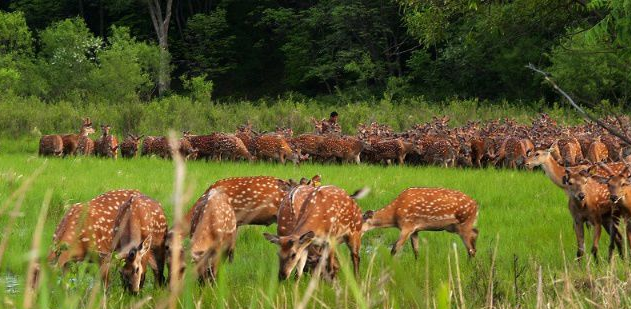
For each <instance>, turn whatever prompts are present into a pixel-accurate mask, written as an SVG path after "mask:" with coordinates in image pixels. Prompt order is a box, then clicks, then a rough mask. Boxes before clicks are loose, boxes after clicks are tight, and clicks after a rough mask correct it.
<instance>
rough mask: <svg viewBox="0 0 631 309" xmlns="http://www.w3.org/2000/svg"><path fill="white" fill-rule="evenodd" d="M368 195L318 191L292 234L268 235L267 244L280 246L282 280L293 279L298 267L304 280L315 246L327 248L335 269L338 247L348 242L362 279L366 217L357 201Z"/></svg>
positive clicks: (330, 188) (332, 189) (328, 188)
mask: <svg viewBox="0 0 631 309" xmlns="http://www.w3.org/2000/svg"><path fill="white" fill-rule="evenodd" d="M368 191H369V190H367V189H362V190H359V191H357V192H355V193H354V194H353V195H351V196H349V195H348V194H347V193H346V191H344V190H343V189H341V188H337V187H335V186H321V187H318V188H316V190H314V191H313V192H312V193H311V194H310V195H309V196H308V197H307V199H306V200H305V201H304V204H303V206H302V208H301V211H300V215H299V216H298V220H297V222H296V225H295V226H294V228H293V230H292V231H291V233H289V234H288V235H286V236H279V235H272V234H269V233H264V234H263V235H264V236H265V238H266V239H267V240H269V241H270V242H272V243H274V244H277V245H279V246H280V251H279V254H278V256H279V262H280V268H279V274H278V276H279V278H280V279H281V280H283V279H286V278H287V277H289V275H291V273H292V271H293V270H294V268H296V266H297V265H298V266H299V269H298V271H297V274H298V276H300V274H301V273H302V269H300V268H302V267H304V265H305V263H306V260H307V258H308V250H307V248H308V247H309V246H311V245H316V246H323V247H324V248H325V249H323V250H324V251H325V252H326V254H327V256H328V262H327V263H328V265H329V266H330V267H333V266H334V265H336V261H335V259H336V258H335V252H334V250H335V245H336V244H337V243H338V242H339V241H344V242H345V243H346V245H347V246H348V247H349V249H350V251H351V257H352V261H353V270H354V272H355V276H356V277H359V248H360V246H361V234H362V231H361V229H362V214H361V210H360V208H359V206H357V203H355V199H359V198H362V197H363V196H365V195H366V194H367V193H368ZM334 272H335V271H333V273H334Z"/></svg>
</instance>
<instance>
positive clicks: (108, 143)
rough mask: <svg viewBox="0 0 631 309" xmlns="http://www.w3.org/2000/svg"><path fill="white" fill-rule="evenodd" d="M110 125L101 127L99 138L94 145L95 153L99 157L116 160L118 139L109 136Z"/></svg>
mask: <svg viewBox="0 0 631 309" xmlns="http://www.w3.org/2000/svg"><path fill="white" fill-rule="evenodd" d="M111 130H112V127H111V126H110V125H107V124H105V125H101V132H102V135H101V137H100V138H99V139H98V140H97V141H96V143H95V153H96V155H97V156H99V157H107V158H112V159H116V158H117V157H118V139H117V138H116V136H114V135H112V134H110V131H111Z"/></svg>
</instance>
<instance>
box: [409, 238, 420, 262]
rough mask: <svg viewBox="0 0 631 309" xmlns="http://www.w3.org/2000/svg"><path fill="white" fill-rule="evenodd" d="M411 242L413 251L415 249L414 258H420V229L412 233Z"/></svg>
mask: <svg viewBox="0 0 631 309" xmlns="http://www.w3.org/2000/svg"><path fill="white" fill-rule="evenodd" d="M410 243H411V244H412V251H414V259H417V260H418V231H416V232H414V233H412V235H410Z"/></svg>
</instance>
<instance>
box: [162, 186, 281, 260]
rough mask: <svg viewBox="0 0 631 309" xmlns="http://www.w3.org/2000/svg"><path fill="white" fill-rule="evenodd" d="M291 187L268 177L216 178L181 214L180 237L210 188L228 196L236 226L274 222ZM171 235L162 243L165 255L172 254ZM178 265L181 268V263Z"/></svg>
mask: <svg viewBox="0 0 631 309" xmlns="http://www.w3.org/2000/svg"><path fill="white" fill-rule="evenodd" d="M291 187H292V185H291V184H290V183H289V182H288V181H285V180H282V179H280V178H275V177H270V176H250V177H234V178H226V179H222V180H219V181H217V182H215V183H214V184H212V185H211V186H210V187H208V189H206V191H204V193H203V194H202V195H201V196H200V197H199V198H198V199H197V201H195V204H193V207H191V209H190V210H189V211H188V212H187V213H186V214H185V216H184V218H183V223H184V225H183V228H182V229H181V231H182V232H183V234H182V235H180V237H182V238H183V237H187V236H189V235H190V232H191V231H192V229H191V223H192V222H193V217H194V214H195V213H196V212H197V210H198V209H203V208H204V207H206V204H207V203H208V197H209V195H210V192H211V191H213V190H215V192H217V191H220V192H221V193H222V194H221V196H224V195H225V196H227V197H228V204H229V205H230V207H231V208H232V210H233V211H234V214H235V218H236V220H237V226H239V225H246V224H253V225H270V224H272V223H274V222H276V216H277V214H278V207H279V205H280V203H281V201H282V199H283V197H284V196H285V195H286V194H287V192H289V190H290V189H291ZM172 237H173V233H172V232H169V235H167V244H166V246H167V251H169V253H168V256H169V257H170V256H171V254H172V253H171V252H170V250H171V248H170V243H171V239H172ZM180 268H183V265H181V267H180ZM180 271H181V270H180Z"/></svg>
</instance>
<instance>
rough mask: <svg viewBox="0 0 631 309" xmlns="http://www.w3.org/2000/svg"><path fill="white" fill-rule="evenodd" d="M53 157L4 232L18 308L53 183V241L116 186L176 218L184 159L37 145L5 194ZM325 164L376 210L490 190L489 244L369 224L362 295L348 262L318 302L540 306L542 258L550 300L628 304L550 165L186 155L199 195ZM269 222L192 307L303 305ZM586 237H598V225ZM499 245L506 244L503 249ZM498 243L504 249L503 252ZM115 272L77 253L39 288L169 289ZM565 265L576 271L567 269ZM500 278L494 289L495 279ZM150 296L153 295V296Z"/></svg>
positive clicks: (484, 211)
mask: <svg viewBox="0 0 631 309" xmlns="http://www.w3.org/2000/svg"><path fill="white" fill-rule="evenodd" d="M43 164H45V165H46V167H45V169H44V171H43V172H42V174H41V176H39V177H38V179H37V180H36V181H35V182H34V183H33V184H32V186H30V188H29V190H28V192H27V194H26V197H25V199H24V204H23V207H22V210H21V214H20V216H19V217H18V218H17V220H16V222H15V225H14V226H12V227H11V230H10V234H8V235H1V236H0V239H5V238H7V237H8V247H7V250H6V252H5V253H4V257H3V259H2V264H1V265H0V266H1V269H0V274H1V275H0V285H7V284H10V285H14V283H12V282H11V280H12V279H13V277H15V278H17V287H15V288H11V289H5V288H2V287H0V296H2V295H1V294H3V293H5V295H4V306H5V307H7V308H11V307H21V304H22V301H21V299H22V297H23V296H22V295H23V290H24V289H23V286H24V274H25V273H26V268H27V252H29V250H30V244H31V238H32V236H33V231H34V228H35V225H36V222H37V217H38V214H39V210H40V208H41V207H42V202H43V201H44V199H45V195H46V193H47V192H50V194H51V202H50V206H49V213H48V216H47V217H46V222H45V226H44V233H43V237H44V238H43V240H44V243H43V244H42V245H43V248H46V249H47V248H48V246H49V245H50V241H51V235H52V233H53V231H54V228H55V226H56V224H57V223H58V222H59V220H60V219H61V217H62V216H63V214H64V212H65V208H64V206H65V205H68V204H70V203H73V202H78V201H86V200H89V199H91V198H92V197H94V196H96V195H97V194H99V193H102V192H104V191H107V190H111V189H116V188H137V189H140V190H141V191H142V192H144V193H145V194H147V195H149V196H152V197H154V198H156V199H158V200H159V201H161V202H162V203H163V205H164V208H165V211H166V213H167V214H168V216H169V217H170V218H172V202H171V195H172V189H173V174H174V172H173V164H172V162H170V161H164V160H160V159H153V158H152V159H147V158H139V159H134V160H118V161H109V160H101V159H95V158H75V159H63V160H62V159H48V160H44V159H41V158H38V157H36V156H33V155H25V154H3V155H0V205H1V204H2V203H4V201H6V200H7V198H8V196H9V195H10V194H11V193H13V192H14V191H15V190H17V189H18V187H19V186H20V185H21V184H22V183H23V182H24V181H25V179H26V178H27V177H28V176H29V175H30V174H31V173H33V172H34V171H35V170H36V169H38V168H39V167H40V166H42V165H43ZM314 174H321V175H322V177H323V180H324V181H323V182H324V183H326V184H335V185H338V186H340V187H342V188H344V189H346V190H348V191H353V190H355V189H357V188H360V187H362V186H368V187H370V188H372V192H371V194H370V195H369V196H368V197H367V198H366V199H364V200H361V201H360V203H359V204H360V205H361V207H362V208H363V209H365V210H366V209H377V208H380V207H382V206H383V205H385V204H387V203H388V202H389V201H390V200H391V199H393V198H394V197H395V196H396V195H397V194H398V193H399V192H401V191H402V190H403V189H405V188H407V187H411V186H441V187H449V188H455V189H459V190H462V191H463V192H465V193H467V194H469V195H470V196H472V197H473V198H474V199H476V200H477V201H478V202H479V205H480V218H479V221H478V227H479V229H480V238H479V239H478V256H477V257H476V258H475V259H473V260H468V259H467V257H466V250H465V249H464V246H463V245H462V243H461V241H460V239H459V237H457V235H454V234H448V233H444V232H440V233H436V232H425V233H421V235H420V236H421V239H422V240H423V241H422V246H421V257H420V258H419V260H415V259H414V256H413V254H412V251H411V247H410V245H409V243H407V244H406V246H405V247H404V249H403V250H402V252H401V253H400V254H399V255H398V256H397V257H395V258H392V257H390V255H389V249H390V245H391V244H392V243H393V242H394V241H395V240H396V238H397V235H398V231H397V230H394V229H390V230H374V231H371V232H368V233H367V234H366V235H365V236H364V238H363V243H362V250H361V252H362V263H361V274H362V280H361V281H360V284H359V287H358V288H359V290H358V291H357V295H361V297H356V296H353V295H354V294H353V282H352V281H349V280H346V279H345V276H344V275H343V274H341V275H340V280H338V281H337V282H335V283H333V284H330V283H324V282H323V283H320V285H319V287H318V288H317V289H316V290H315V292H314V295H313V297H312V298H311V299H310V302H309V306H313V307H325V306H327V307H330V308H355V307H362V306H363V304H365V305H366V306H367V307H394V308H410V307H425V306H426V305H427V304H428V301H429V305H430V306H431V307H434V306H438V307H440V304H441V303H442V302H443V301H448V300H450V301H451V302H452V306H457V307H460V308H463V307H465V306H463V304H462V303H461V300H460V299H461V298H460V296H459V295H460V293H459V292H460V289H462V295H463V296H462V299H464V305H466V307H470V308H471V307H482V306H485V304H487V302H488V299H487V296H488V295H489V294H491V295H493V298H492V299H493V301H494V304H495V305H496V306H500V307H515V306H518V305H521V306H526V307H535V305H536V304H537V301H538V298H537V295H538V293H537V287H538V285H537V280H538V278H537V270H538V269H539V267H541V268H542V274H543V277H542V279H543V283H544V284H543V285H542V286H541V293H539V301H543V302H545V303H548V302H549V303H550V304H552V306H558V305H559V304H562V303H566V304H568V303H574V302H576V304H579V303H581V304H584V305H587V306H590V300H588V299H591V300H593V301H595V302H598V303H600V302H602V301H603V299H610V298H611V297H612V293H613V292H611V291H610V290H613V291H617V293H618V294H616V295H618V296H620V297H621V300H620V302H622V304H625V303H626V305H629V303H628V301H629V299H627V298H626V296H625V295H624V292H625V290H624V289H626V288H624V286H625V285H622V284H620V285H615V286H613V287H611V288H610V290H605V289H604V288H603V291H600V290H599V287H600V286H601V285H605V283H607V284H609V282H610V281H611V282H613V281H615V282H618V281H616V280H622V281H626V280H627V278H628V270H629V269H628V267H626V266H624V267H621V268H620V269H614V270H612V269H611V268H610V266H609V265H608V264H607V263H600V265H593V264H592V263H591V262H589V261H587V262H581V263H576V262H574V261H573V258H574V253H575V240H574V235H573V231H572V225H571V217H570V215H569V212H568V210H567V207H566V198H565V196H564V194H563V193H562V192H561V190H559V189H558V188H556V187H555V186H554V185H553V184H552V183H551V182H550V181H549V180H548V179H547V178H546V177H545V175H543V173H540V172H525V171H513V170H494V169H490V170H485V169H481V170H463V169H440V168H434V167H398V166H395V167H387V168H386V167H380V166H364V165H362V166H355V165H344V166H340V165H330V166H321V165H309V164H305V165H302V166H300V167H294V166H290V165H287V166H281V165H277V164H274V165H270V164H262V163H255V164H248V163H206V162H190V163H188V164H187V176H186V186H187V190H190V192H192V195H193V198H196V197H197V196H199V194H201V192H202V191H203V190H204V189H205V188H206V187H207V186H208V185H210V184H211V183H213V182H214V181H216V180H218V179H221V178H225V177H232V176H240V175H274V176H278V177H283V178H299V177H302V176H312V175H314ZM191 204H192V202H190V201H189V202H187V203H186V205H187V209H188V207H190V205H191ZM9 220H10V217H9V216H8V215H7V213H6V212H0V228H1V229H4V228H5V227H6V226H7V224H8V222H9ZM264 231H270V232H275V225H273V226H270V227H259V226H246V227H241V228H239V237H238V240H237V248H236V256H235V260H234V262H233V263H232V264H224V267H223V269H222V270H221V274H220V276H221V277H220V281H219V282H218V284H217V285H216V286H206V287H198V286H197V285H196V284H195V283H193V282H189V283H187V285H186V286H185V290H184V293H183V294H182V297H181V299H180V302H179V304H180V306H181V307H184V308H193V307H194V304H195V303H196V302H197V301H200V300H201V301H202V303H203V304H204V305H203V306H202V307H208V306H210V305H213V307H215V306H227V307H229V308H234V307H252V306H255V307H275V308H292V307H295V305H296V303H297V302H299V301H300V299H301V297H302V295H303V293H304V291H305V290H306V289H307V285H308V283H309V282H308V277H307V279H306V280H302V282H299V283H298V284H297V285H296V284H295V283H294V282H293V280H291V281H289V282H283V283H280V284H278V283H277V279H276V278H277V277H276V274H277V268H278V266H277V265H278V263H277V257H276V250H277V248H276V247H275V246H274V245H272V244H270V243H268V242H267V241H265V239H264V238H263V237H262V235H261V234H262V232H264ZM588 234H589V233H588ZM605 238H606V237H603V241H602V242H601V257H603V259H604V258H605V257H606V247H607V242H606V241H605V240H604V239H605ZM586 239H588V240H589V239H591V234H589V235H588V236H587V237H586ZM453 244H455V249H454V246H453ZM494 248H497V251H496V252H495V251H494ZM588 248H589V247H588ZM454 250H456V253H454ZM341 252H342V253H341V257H342V258H346V257H347V256H348V251H347V250H346V249H345V248H344V250H341ZM494 253H495V254H496V258H495V260H494V262H493V255H494ZM456 259H457V261H458V263H456ZM491 265H494V267H493V268H492V267H491ZM614 265H615V264H614ZM456 266H457V267H456ZM618 266H619V265H618ZM115 274H116V276H115V278H114V280H113V286H112V288H111V289H110V291H109V292H108V294H107V297H106V298H104V299H101V295H102V294H101V292H100V290H96V292H93V291H92V290H93V289H95V287H98V279H95V278H98V272H97V270H96V267H94V266H93V265H87V264H83V265H77V266H76V267H75V268H74V269H73V271H71V272H70V273H68V274H67V275H66V277H65V278H61V279H59V274H57V273H55V272H53V273H52V276H51V278H50V279H49V280H47V282H45V284H44V288H43V289H42V290H41V291H40V296H39V298H38V305H39V306H40V307H50V308H70V307H77V308H79V307H91V306H92V305H91V304H92V303H93V302H94V303H95V304H96V306H98V304H99V303H100V302H101V305H102V304H103V301H106V304H107V306H108V307H112V308H128V307H129V305H130V304H135V303H137V302H140V301H143V300H146V302H147V303H146V304H147V305H149V306H152V307H153V306H156V305H162V304H163V303H164V297H166V296H167V295H168V292H167V291H166V290H161V289H157V288H154V287H153V284H152V279H151V278H150V277H149V278H148V281H147V284H146V285H145V289H144V291H143V293H142V294H141V295H140V296H138V297H132V296H127V295H123V294H122V288H121V286H120V282H119V278H118V275H117V273H115ZM458 275H459V277H460V281H461V283H460V284H458V280H459V279H458ZM609 275H611V276H609ZM566 276H569V279H568V280H566V281H564V279H563V278H566ZM603 278H604V279H603ZM605 279H606V280H605ZM491 282H492V283H493V290H492V292H491V290H489V285H490V283H491ZM564 283H567V284H566V285H565V284H564ZM612 284H613V283H612ZM426 286H427V287H428V288H426ZM618 287H620V288H619V289H618ZM91 295H92V296H91ZM147 296H151V298H150V299H147V298H146V297H147ZM427 296H429V300H428V298H427ZM612 303H614V302H612ZM616 304H617V303H616Z"/></svg>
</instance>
